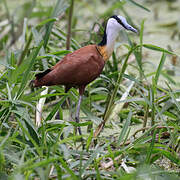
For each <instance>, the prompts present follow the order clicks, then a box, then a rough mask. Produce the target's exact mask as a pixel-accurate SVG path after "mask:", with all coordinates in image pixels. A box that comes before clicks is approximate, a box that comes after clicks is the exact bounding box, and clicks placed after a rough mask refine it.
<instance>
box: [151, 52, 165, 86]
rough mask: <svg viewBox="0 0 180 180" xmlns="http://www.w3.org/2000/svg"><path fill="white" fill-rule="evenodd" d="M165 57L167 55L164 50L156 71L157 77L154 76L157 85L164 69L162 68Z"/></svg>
mask: <svg viewBox="0 0 180 180" xmlns="http://www.w3.org/2000/svg"><path fill="white" fill-rule="evenodd" d="M165 59H166V55H165V54H164V52H163V54H162V57H161V60H160V63H159V66H158V68H157V71H156V75H155V78H154V80H155V83H156V85H157V83H158V79H159V75H160V73H161V70H162V68H163V65H164V62H165Z"/></svg>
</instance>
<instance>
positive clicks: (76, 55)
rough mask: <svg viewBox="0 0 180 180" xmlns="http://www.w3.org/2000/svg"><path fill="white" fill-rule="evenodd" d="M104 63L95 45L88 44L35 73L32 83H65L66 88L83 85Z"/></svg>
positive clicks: (38, 84) (45, 84) (90, 79)
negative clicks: (49, 67)
mask: <svg viewBox="0 0 180 180" xmlns="http://www.w3.org/2000/svg"><path fill="white" fill-rule="evenodd" d="M104 64H105V61H104V59H103V57H102V55H101V54H100V53H99V51H98V49H97V46H96V45H88V46H85V47H82V48H80V49H78V50H76V51H74V52H73V53H70V54H67V55H66V56H65V57H64V58H63V59H62V60H60V61H59V62H58V63H57V64H56V65H55V66H53V67H52V68H51V69H49V70H46V71H45V72H43V73H39V74H37V75H36V80H35V82H34V85H35V87H39V86H52V85H65V87H66V90H68V89H70V88H71V87H81V86H84V87H85V86H86V85H87V84H88V83H90V82H91V81H93V80H94V79H96V78H97V77H98V76H99V75H100V73H101V72H102V70H103V67H104Z"/></svg>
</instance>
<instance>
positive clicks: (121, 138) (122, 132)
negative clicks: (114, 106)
mask: <svg viewBox="0 0 180 180" xmlns="http://www.w3.org/2000/svg"><path fill="white" fill-rule="evenodd" d="M131 118H132V111H130V112H129V114H128V117H127V119H126V122H125V124H124V125H123V128H122V130H121V134H120V136H119V139H118V146H119V145H120V144H121V142H122V141H123V139H124V138H125V136H126V134H127V131H128V129H129V125H130V122H131Z"/></svg>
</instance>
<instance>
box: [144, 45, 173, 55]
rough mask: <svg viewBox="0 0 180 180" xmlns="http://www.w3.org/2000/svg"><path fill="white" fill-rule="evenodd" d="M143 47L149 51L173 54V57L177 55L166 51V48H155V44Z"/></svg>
mask: <svg viewBox="0 0 180 180" xmlns="http://www.w3.org/2000/svg"><path fill="white" fill-rule="evenodd" d="M143 47H145V48H147V49H151V50H155V51H160V52H164V53H167V54H171V55H176V54H175V53H173V52H171V51H168V50H166V49H164V48H161V47H158V46H155V45H153V44H143Z"/></svg>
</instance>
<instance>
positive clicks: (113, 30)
mask: <svg viewBox="0 0 180 180" xmlns="http://www.w3.org/2000/svg"><path fill="white" fill-rule="evenodd" d="M120 30H121V28H120V27H119V24H118V23H117V21H116V20H114V19H109V20H108V23H107V27H106V35H107V44H106V50H107V53H108V56H109V57H110V56H111V54H112V52H113V50H114V45H115V41H116V39H117V36H118V34H119V31H120Z"/></svg>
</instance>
